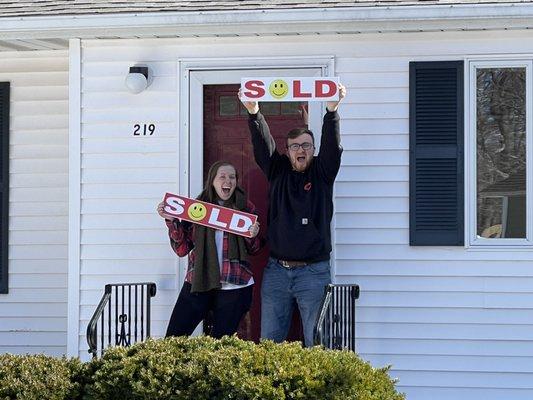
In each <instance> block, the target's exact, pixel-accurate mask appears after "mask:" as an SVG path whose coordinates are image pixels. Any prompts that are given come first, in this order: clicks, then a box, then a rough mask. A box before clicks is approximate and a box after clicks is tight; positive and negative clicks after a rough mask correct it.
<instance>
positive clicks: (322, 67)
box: [178, 56, 335, 284]
mask: <svg viewBox="0 0 533 400" xmlns="http://www.w3.org/2000/svg"><path fill="white" fill-rule="evenodd" d="M334 63H335V59H334V57H333V56H322V57H315V56H306V57H250V58H192V59H180V60H178V76H179V79H178V93H179V99H178V121H179V124H178V130H179V133H178V158H179V159H178V165H179V174H178V188H179V193H183V194H187V195H188V196H195V195H196V194H197V193H199V192H200V191H201V189H202V185H203V85H215V84H235V83H240V78H241V77H244V76H254V75H255V76H260V75H261V76H281V75H283V76H296V75H297V74H300V73H304V72H305V73H309V72H312V73H313V74H314V75H315V76H333V74H334V71H335V69H334V67H335V64H334ZM304 70H305V71H304ZM324 110H325V104H324V103H318V102H310V103H309V127H310V129H311V130H313V132H315V136H316V139H317V140H316V141H317V143H320V132H321V119H322V115H323V112H324ZM193 132H200V134H197V133H195V134H193ZM332 222H333V223H334V221H332ZM332 229H333V230H334V226H333V225H332ZM334 259H335V257H334V255H333V257H332V261H333V260H334ZM185 266H186V261H185V260H182V259H180V262H179V266H178V283H179V284H181V282H182V281H183V279H184V278H185V276H184V271H185ZM332 271H333V265H332Z"/></svg>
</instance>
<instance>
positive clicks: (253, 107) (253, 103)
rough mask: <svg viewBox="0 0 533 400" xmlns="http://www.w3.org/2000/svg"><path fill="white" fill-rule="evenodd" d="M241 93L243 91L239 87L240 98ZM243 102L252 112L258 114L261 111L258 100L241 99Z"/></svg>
mask: <svg viewBox="0 0 533 400" xmlns="http://www.w3.org/2000/svg"><path fill="white" fill-rule="evenodd" d="M241 94H242V91H241V89H239V94H238V96H239V100H241ZM241 103H242V105H243V106H244V108H246V110H247V111H248V112H249V113H250V114H257V113H258V112H259V104H258V103H257V101H244V100H241Z"/></svg>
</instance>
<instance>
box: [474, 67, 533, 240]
mask: <svg viewBox="0 0 533 400" xmlns="http://www.w3.org/2000/svg"><path fill="white" fill-rule="evenodd" d="M532 59H533V57H528V58H527V59H498V60H470V61H469V62H468V72H467V73H465V75H466V76H465V78H466V79H465V80H466V82H467V86H466V87H468V91H467V96H465V97H466V98H465V109H466V110H468V113H467V115H466V118H465V136H466V137H465V147H466V148H465V162H466V180H465V194H466V195H465V199H466V202H467V204H466V209H467V212H468V219H467V227H468V228H467V230H466V231H467V232H466V234H467V238H466V239H467V240H466V241H465V243H467V246H468V247H472V248H482V249H487V248H490V249H498V248H504V249H509V248H513V247H516V248H520V249H524V247H527V246H530V247H533V210H532V205H533V203H532V196H533V185H532V183H533V179H532V176H531V171H532V151H531V148H532V147H531V146H532V144H533V132H532V126H533V125H532V121H531V117H532V110H531V108H532V106H533V102H532V97H531V96H532V91H531V85H532V80H531V78H532V76H531V74H532V67H533V61H532ZM480 68H525V69H526V219H527V220H526V238H524V239H513V238H509V239H505V238H493V239H489V238H483V237H479V236H478V235H477V126H476V125H477V96H476V82H477V69H480ZM465 72H466V71H465Z"/></svg>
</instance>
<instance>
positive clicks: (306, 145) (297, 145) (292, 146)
mask: <svg viewBox="0 0 533 400" xmlns="http://www.w3.org/2000/svg"><path fill="white" fill-rule="evenodd" d="M300 147H301V148H302V149H304V150H311V149H312V148H313V147H314V146H313V143H309V142H304V143H301V144H300V143H293V144H290V145H288V146H287V148H288V149H289V150H291V151H298V150H299V149H300Z"/></svg>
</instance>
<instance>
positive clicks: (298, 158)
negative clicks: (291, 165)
mask: <svg viewBox="0 0 533 400" xmlns="http://www.w3.org/2000/svg"><path fill="white" fill-rule="evenodd" d="M296 160H297V161H298V162H305V157H302V156H300V157H296Z"/></svg>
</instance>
